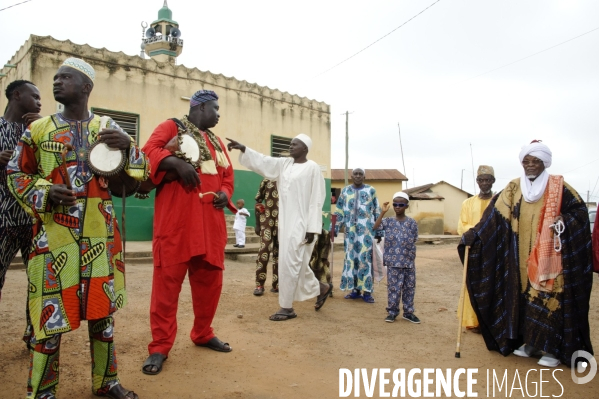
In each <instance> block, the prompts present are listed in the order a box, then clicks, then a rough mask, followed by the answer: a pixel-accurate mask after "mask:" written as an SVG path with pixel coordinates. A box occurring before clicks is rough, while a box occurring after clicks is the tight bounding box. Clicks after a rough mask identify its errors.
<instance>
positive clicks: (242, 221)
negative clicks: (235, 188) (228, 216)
mask: <svg viewBox="0 0 599 399" xmlns="http://www.w3.org/2000/svg"><path fill="white" fill-rule="evenodd" d="M235 205H236V206H237V209H238V211H237V213H236V214H235V223H234V224H233V230H234V231H235V245H233V246H234V247H236V248H244V247H245V225H246V223H247V218H249V217H250V212H249V211H248V210H247V209H245V208H244V207H243V206H244V205H245V201H244V200H242V199H238V200H237V202H235Z"/></svg>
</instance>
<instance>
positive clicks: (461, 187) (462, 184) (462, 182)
mask: <svg viewBox="0 0 599 399" xmlns="http://www.w3.org/2000/svg"><path fill="white" fill-rule="evenodd" d="M465 170H466V169H462V179H461V180H460V190H463V189H464V188H463V187H464V171H465Z"/></svg>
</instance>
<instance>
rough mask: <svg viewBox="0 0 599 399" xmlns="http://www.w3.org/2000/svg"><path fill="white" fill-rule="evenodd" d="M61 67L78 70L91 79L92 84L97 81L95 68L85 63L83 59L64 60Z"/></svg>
mask: <svg viewBox="0 0 599 399" xmlns="http://www.w3.org/2000/svg"><path fill="white" fill-rule="evenodd" d="M61 66H68V67H69V68H73V69H76V70H78V71H79V72H81V73H82V74H84V75H85V76H87V77H88V78H90V79H91V80H92V82H93V81H94V79H96V71H94V68H92V66H91V65H89V64H88V63H87V62H85V61H83V60H82V59H81V58H74V57H71V58H67V59H66V60H64V62H63V63H62V65H61Z"/></svg>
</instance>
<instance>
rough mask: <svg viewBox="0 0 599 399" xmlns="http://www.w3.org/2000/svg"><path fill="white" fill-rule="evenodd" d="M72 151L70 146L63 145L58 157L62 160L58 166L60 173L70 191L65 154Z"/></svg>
mask: <svg viewBox="0 0 599 399" xmlns="http://www.w3.org/2000/svg"><path fill="white" fill-rule="evenodd" d="M72 150H73V146H72V145H70V144H64V145H63V148H62V151H61V153H60V156H61V158H62V165H60V167H61V168H62V173H63V174H64V182H65V184H66V185H67V188H68V189H69V190H72V189H73V186H72V185H71V178H70V177H69V171H68V169H67V153H68V152H69V151H72Z"/></svg>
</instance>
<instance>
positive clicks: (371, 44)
mask: <svg viewBox="0 0 599 399" xmlns="http://www.w3.org/2000/svg"><path fill="white" fill-rule="evenodd" d="M440 1H441V0H437V1H435V2H434V3H433V4H431V5H430V6H428V7H426V8H425V9H424V10H422V11H420V12H419V13H418V14H416V15H414V16H413V17H412V18H410V19H408V20H407V21H406V22H404V23H403V24H401V25H399V26H398V27H397V28H395V29H393V30H392V31H391V32H389V33H387V34H386V35H384V36H381V37H380V38H378V39H376V40H375V41H374V42H372V43H370V44H369V45H368V46H366V47H364V48H363V49H362V50H360V51H358V52H357V53H355V54H353V55H351V56H349V57H347V58H346V59H344V60H343V61H341V62H340V63H338V64H335V65H333V66H332V67H330V68H329V69H327V70H326V71H324V72H321V73H319V74H318V75H316V76H314V77H313V78H312V79H314V78H316V77H318V76H320V75H324V74H325V73H327V72H329V71H330V70H331V69H334V68H337V67H338V66H339V65H341V64H343V63H344V62H346V61H349V60H350V59H352V58H354V57H355V56H356V55H358V54H360V53H361V52H363V51H364V50H366V49H368V48H370V47H372V46H373V45H374V44H376V43H378V42H380V41H381V40H383V39H384V38H386V37H387V36H389V35H390V34H392V33H393V32H395V31H396V30H398V29H399V28H401V27H402V26H404V25H405V24H407V23H408V22H410V21H411V20H413V19H414V18H416V17H417V16H419V15H420V14H422V13H423V12H425V11H426V10H428V9H429V8H431V7H432V6H434V5H435V4H437V3H438V2H440Z"/></svg>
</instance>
